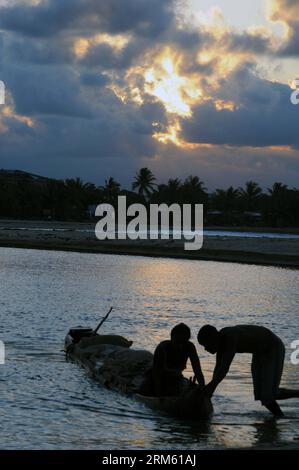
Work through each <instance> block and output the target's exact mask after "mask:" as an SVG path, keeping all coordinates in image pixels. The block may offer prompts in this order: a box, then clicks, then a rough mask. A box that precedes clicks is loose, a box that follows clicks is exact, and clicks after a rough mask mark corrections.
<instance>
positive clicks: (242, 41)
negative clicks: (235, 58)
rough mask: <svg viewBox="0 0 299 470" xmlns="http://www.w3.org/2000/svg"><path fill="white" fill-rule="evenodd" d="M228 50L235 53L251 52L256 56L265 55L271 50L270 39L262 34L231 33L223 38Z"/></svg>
mask: <svg viewBox="0 0 299 470" xmlns="http://www.w3.org/2000/svg"><path fill="white" fill-rule="evenodd" d="M223 40H224V42H225V43H226V46H227V49H228V50H229V51H230V52H232V53H234V52H245V53H246V52H247V53H248V52H251V53H255V54H265V53H267V52H270V50H271V40H270V37H267V36H263V35H261V34H250V33H247V32H243V33H234V32H230V33H228V34H226V35H225V37H224V38H223Z"/></svg>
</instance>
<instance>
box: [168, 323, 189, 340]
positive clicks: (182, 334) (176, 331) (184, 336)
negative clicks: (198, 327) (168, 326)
mask: <svg viewBox="0 0 299 470" xmlns="http://www.w3.org/2000/svg"><path fill="white" fill-rule="evenodd" d="M170 337H171V341H172V342H173V343H176V344H185V343H187V342H188V341H189V339H190V337H191V331H190V328H189V326H187V325H185V323H179V324H178V325H176V326H175V327H174V328H172V330H171V333H170Z"/></svg>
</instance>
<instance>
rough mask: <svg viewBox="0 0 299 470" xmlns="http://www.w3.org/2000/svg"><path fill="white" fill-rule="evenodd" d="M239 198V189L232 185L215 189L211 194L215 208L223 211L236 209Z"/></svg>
mask: <svg viewBox="0 0 299 470" xmlns="http://www.w3.org/2000/svg"><path fill="white" fill-rule="evenodd" d="M239 198H240V190H239V189H237V188H233V187H232V186H230V187H229V188H228V189H216V191H215V194H214V195H213V199H214V204H215V205H216V206H217V209H221V210H224V211H231V210H233V209H236V208H237V207H236V206H237V202H238V200H239Z"/></svg>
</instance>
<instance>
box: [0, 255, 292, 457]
mask: <svg viewBox="0 0 299 470" xmlns="http://www.w3.org/2000/svg"><path fill="white" fill-rule="evenodd" d="M0 261H1V264H0V286H1V297H0V339H1V340H3V341H5V343H6V356H7V357H6V364H5V365H1V366H0V410H1V441H0V442H1V445H0V447H1V448H2V449H31V448H34V449H67V448H72V449H82V448H86V449H108V448H110V449H128V448H136V449H149V448H151V449H161V448H164V449H201V448H223V447H236V446H246V447H247V446H252V445H258V446H259V445H267V446H268V445H269V444H270V445H273V446H276V445H282V444H283V443H285V442H292V443H296V442H298V448H299V401H295V400H292V401H289V402H285V405H284V407H283V409H284V411H285V413H286V418H285V419H281V420H279V421H276V422H275V420H273V419H272V418H271V417H270V415H269V414H268V413H267V412H266V411H264V409H263V408H262V407H261V406H260V404H259V403H257V402H254V401H253V398H252V385H251V378H250V363H249V359H250V356H248V355H239V356H238V357H237V359H236V360H235V362H234V363H233V365H232V368H231V372H230V374H229V377H228V378H227V379H226V380H225V381H224V382H223V383H222V384H221V385H220V386H219V388H218V390H217V394H216V395H215V398H214V407H215V414H214V416H213V417H212V418H211V420H210V422H209V423H206V424H204V423H202V424H192V423H190V422H180V421H176V420H174V419H171V418H169V417H167V416H162V415H160V414H158V413H156V412H153V411H151V410H149V409H147V408H145V407H144V406H143V405H142V404H139V403H137V402H135V401H134V400H133V399H130V398H128V397H125V396H122V395H120V394H118V393H115V392H109V391H107V390H105V389H103V388H101V387H99V386H98V385H97V384H96V383H95V382H93V381H92V380H91V379H90V378H88V376H87V375H86V374H85V372H84V370H83V369H81V368H80V367H79V366H78V365H76V364H73V363H70V362H66V361H65V358H64V354H63V352H62V347H63V340H64V336H65V334H66V332H67V330H68V329H69V327H70V326H76V325H84V326H94V325H96V323H97V322H98V321H99V319H100V318H101V316H103V315H104V314H105V313H106V311H107V310H108V308H109V306H110V305H113V306H114V307H115V311H114V312H113V313H112V314H111V317H110V320H109V321H108V322H107V323H106V324H105V325H104V327H103V332H114V333H118V334H123V335H125V336H127V337H128V338H131V339H134V341H135V347H136V348H147V349H149V350H151V351H153V349H154V347H155V344H157V343H158V342H159V341H160V340H162V339H164V338H167V337H168V332H169V329H170V328H171V327H172V326H173V325H174V324H176V323H177V322H179V321H185V322H186V323H188V324H189V325H190V326H191V327H192V331H193V338H194V337H195V336H196V332H197V330H198V328H199V327H200V326H201V325H202V324H204V323H206V322H210V323H215V324H216V326H218V327H223V326H227V325H231V324H233V323H257V324H263V325H265V326H268V327H270V328H272V329H273V330H274V331H275V332H276V333H278V334H279V335H280V336H281V337H282V339H283V340H284V341H285V343H286V345H287V356H286V366H285V372H284V378H283V382H284V383H285V384H288V385H292V386H297V387H298V386H299V365H298V366H294V365H292V364H290V353H291V349H290V343H291V342H292V341H293V340H295V339H299V316H298V314H299V289H298V285H299V272H298V271H295V270H286V269H279V268H272V267H261V266H258V267H256V266H246V265H238V264H230V263H216V262H209V261H208V262H205V261H187V260H186V261H185V260H173V259H170V260H167V259H158V258H157V259H150V258H142V257H136V258H134V257H126V256H123V257H121V256H112V255H101V254H97V255H94V254H79V253H63V252H47V251H37V250H18V249H9V248H7V249H6V248H0ZM199 353H200V357H201V361H202V366H203V370H204V372H205V375H206V376H207V378H208V377H210V375H211V371H212V368H213V364H214V357H213V356H209V355H207V354H206V353H204V352H203V351H202V350H200V349H199Z"/></svg>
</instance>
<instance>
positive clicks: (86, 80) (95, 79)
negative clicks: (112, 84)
mask: <svg viewBox="0 0 299 470" xmlns="http://www.w3.org/2000/svg"><path fill="white" fill-rule="evenodd" d="M80 80H81V83H82V85H85V86H89V87H103V86H106V85H107V84H108V83H109V78H108V77H106V76H105V75H103V74H101V73H96V72H83V73H82V74H81V76H80Z"/></svg>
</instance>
